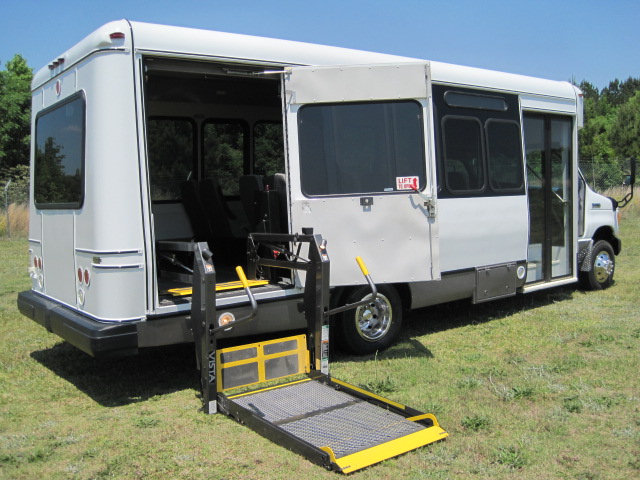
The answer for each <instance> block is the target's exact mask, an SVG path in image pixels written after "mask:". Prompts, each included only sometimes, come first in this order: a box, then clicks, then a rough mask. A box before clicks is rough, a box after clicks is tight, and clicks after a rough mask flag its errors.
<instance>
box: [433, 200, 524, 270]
mask: <svg viewBox="0 0 640 480" xmlns="http://www.w3.org/2000/svg"><path fill="white" fill-rule="evenodd" d="M438 217H439V220H440V222H439V223H440V268H441V270H442V271H443V272H449V271H455V270H463V269H467V268H469V266H470V265H477V266H479V265H496V264H500V263H505V262H512V261H516V260H524V259H525V258H527V240H528V238H529V219H528V206H527V197H526V196H525V195H521V196H512V197H484V198H473V199H469V198H451V199H442V200H439V201H438Z"/></svg>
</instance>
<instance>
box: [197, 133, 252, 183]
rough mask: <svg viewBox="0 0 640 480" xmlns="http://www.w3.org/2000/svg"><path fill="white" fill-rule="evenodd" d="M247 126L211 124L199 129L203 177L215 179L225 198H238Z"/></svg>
mask: <svg viewBox="0 0 640 480" xmlns="http://www.w3.org/2000/svg"><path fill="white" fill-rule="evenodd" d="M246 130H247V127H246V125H245V124H244V123H240V122H229V123H227V122H215V123H213V122H210V123H205V124H204V125H203V127H202V135H203V155H204V157H203V159H204V176H205V178H206V177H215V178H216V179H217V181H218V183H219V184H220V186H221V187H222V193H223V194H224V195H238V194H239V187H238V178H239V177H240V176H241V175H242V174H243V172H244V163H245V158H246V157H245V151H246V144H245V140H246V138H247V132H246Z"/></svg>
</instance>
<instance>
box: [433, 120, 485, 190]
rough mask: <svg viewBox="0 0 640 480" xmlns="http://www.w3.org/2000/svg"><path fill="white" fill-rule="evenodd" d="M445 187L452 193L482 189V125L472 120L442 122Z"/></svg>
mask: <svg viewBox="0 0 640 480" xmlns="http://www.w3.org/2000/svg"><path fill="white" fill-rule="evenodd" d="M442 130H443V138H444V165H445V172H446V180H445V181H446V184H447V187H448V188H449V190H451V191H452V192H461V191H470V190H472V191H480V190H482V189H483V188H484V161H483V155H482V152H483V148H482V126H481V124H480V122H479V121H478V120H477V119H475V118H465V117H445V119H444V120H443V122H442Z"/></svg>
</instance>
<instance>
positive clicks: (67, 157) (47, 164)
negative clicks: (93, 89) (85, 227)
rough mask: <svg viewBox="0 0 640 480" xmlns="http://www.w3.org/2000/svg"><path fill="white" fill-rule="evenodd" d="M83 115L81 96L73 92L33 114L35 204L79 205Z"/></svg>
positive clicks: (82, 98) (39, 205)
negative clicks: (71, 96)
mask: <svg viewBox="0 0 640 480" xmlns="http://www.w3.org/2000/svg"><path fill="white" fill-rule="evenodd" d="M84 117H85V101H84V97H82V96H75V97H73V98H72V99H70V100H67V101H64V102H63V103H61V104H60V105H57V106H55V107H54V108H52V109H50V110H47V111H45V112H43V113H42V114H40V115H38V117H37V118H36V135H35V136H36V138H35V168H34V198H35V203H36V206H37V207H38V208H80V207H81V206H82V203H83V200H84V130H85V127H84V123H85V122H84Z"/></svg>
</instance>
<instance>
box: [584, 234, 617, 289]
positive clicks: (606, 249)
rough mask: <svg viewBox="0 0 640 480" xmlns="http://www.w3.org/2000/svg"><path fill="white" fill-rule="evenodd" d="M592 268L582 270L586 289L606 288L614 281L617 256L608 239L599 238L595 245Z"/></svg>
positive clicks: (590, 260)
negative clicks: (585, 270)
mask: <svg viewBox="0 0 640 480" xmlns="http://www.w3.org/2000/svg"><path fill="white" fill-rule="evenodd" d="M585 261H589V262H591V268H590V269H589V271H588V272H580V280H581V282H582V286H583V287H584V288H585V289H586V290H604V289H605V288H609V287H610V286H611V284H612V283H613V274H614V273H615V265H616V257H615V254H614V253H613V247H611V244H610V243H609V242H607V241H606V240H598V241H597V242H596V244H595V245H594V246H593V251H592V253H591V258H590V259H585Z"/></svg>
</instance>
